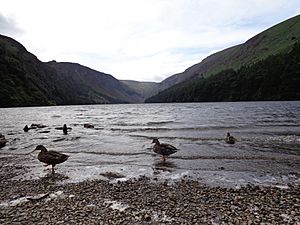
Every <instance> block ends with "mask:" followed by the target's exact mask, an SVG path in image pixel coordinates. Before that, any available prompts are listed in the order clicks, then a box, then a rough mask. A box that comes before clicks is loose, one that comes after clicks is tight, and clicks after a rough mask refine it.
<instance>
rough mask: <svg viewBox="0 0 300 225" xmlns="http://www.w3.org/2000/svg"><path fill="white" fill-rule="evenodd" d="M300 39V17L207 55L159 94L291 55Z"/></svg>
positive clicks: (171, 79) (162, 86)
mask: <svg viewBox="0 0 300 225" xmlns="http://www.w3.org/2000/svg"><path fill="white" fill-rule="evenodd" d="M299 37H300V15H298V16H295V17H293V18H291V19H288V20H286V21H284V22H282V23H279V24H277V25H275V26H273V27H271V28H269V29H267V30H265V31H263V32H261V33H259V34H258V35H256V36H254V37H253V38H251V39H249V40H248V41H246V42H245V43H244V44H240V45H237V46H234V47H230V48H227V49H225V50H223V51H220V52H217V53H215V54H213V55H210V56H208V57H207V58H205V59H204V60H203V61H201V62H200V63H198V64H195V65H193V66H191V67H189V68H188V69H186V70H185V71H184V72H182V73H178V74H175V75H173V76H171V77H168V78H167V79H165V80H163V81H162V82H161V83H160V84H159V86H158V88H157V89H156V91H154V92H156V93H158V92H160V91H163V90H165V89H167V88H169V87H172V86H173V85H175V84H178V83H180V82H183V81H185V80H187V79H189V78H193V77H197V76H198V77H202V76H203V77H208V76H211V75H213V74H216V73H218V72H221V71H223V70H227V69H234V70H237V69H239V68H240V67H242V66H246V65H251V64H253V63H255V62H258V61H260V60H262V59H265V58H267V57H268V56H270V55H276V54H279V53H284V52H288V51H289V50H290V49H291V48H292V46H293V45H294V44H295V43H296V42H297V41H298V40H299Z"/></svg>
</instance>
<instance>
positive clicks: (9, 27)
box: [0, 12, 22, 35]
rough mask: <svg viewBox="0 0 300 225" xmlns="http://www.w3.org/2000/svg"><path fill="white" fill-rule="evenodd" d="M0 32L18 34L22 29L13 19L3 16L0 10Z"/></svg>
mask: <svg viewBox="0 0 300 225" xmlns="http://www.w3.org/2000/svg"><path fill="white" fill-rule="evenodd" d="M0 33H1V34H6V35H18V34H20V33H22V30H21V29H20V28H19V27H18V26H17V25H16V23H15V20H14V19H12V18H9V17H5V16H3V15H2V14H1V12H0Z"/></svg>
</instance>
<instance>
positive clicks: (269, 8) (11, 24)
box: [0, 0, 300, 81]
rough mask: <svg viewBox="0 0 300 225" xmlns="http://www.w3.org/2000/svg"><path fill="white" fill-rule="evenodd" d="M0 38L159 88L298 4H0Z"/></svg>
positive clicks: (173, 0) (124, 0)
mask: <svg viewBox="0 0 300 225" xmlns="http://www.w3.org/2000/svg"><path fill="white" fill-rule="evenodd" d="M0 6H1V7H0V33H1V34H3V35H7V36H10V37H12V38H14V39H16V40H17V41H19V42H20V43H21V44H23V45H24V46H25V47H26V49H27V50H28V51H30V52H31V53H33V54H35V55H36V56H37V57H38V58H39V59H40V60H42V61H50V60H56V61H58V62H76V63H80V64H82V65H85V66H88V67H90V68H92V69H95V70H98V71H101V72H105V73H109V74H111V75H113V76H114V77H116V78H117V79H129V80H138V81H161V80H163V79H164V78H166V77H168V76H170V75H173V74H175V73H179V72H182V71H184V70H185V69H186V68H188V67H190V66H192V65H193V64H195V63H198V62H200V61H201V60H202V59H204V58H205V57H207V56H209V55H210V54H212V53H215V52H217V51H219V50H222V49H225V48H227V47H231V46H233V45H236V44H240V43H243V42H245V41H246V40H248V39H249V38H251V37H253V36H254V35H256V34H257V33H260V32H261V31H263V30H265V29H267V28H269V27H271V26H273V25H275V24H277V23H279V22H282V21H284V20H286V19H288V18H291V17H293V16H295V15H298V14H300V1H299V0H243V1H241V0H222V1H221V0H110V1H106V0H86V1H82V0H72V1H71V0H64V1H62V0H51V1H50V0H43V1H39V0H26V1H23V0H0Z"/></svg>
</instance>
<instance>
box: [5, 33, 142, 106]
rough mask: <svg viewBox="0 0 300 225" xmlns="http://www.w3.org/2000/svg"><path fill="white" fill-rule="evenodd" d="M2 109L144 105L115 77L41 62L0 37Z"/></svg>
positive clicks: (12, 41)
mask: <svg viewBox="0 0 300 225" xmlns="http://www.w3.org/2000/svg"><path fill="white" fill-rule="evenodd" d="M0 80H1V82H0V107H14V106H40V105H69V104H102V103H128V102H141V101H142V100H143V96H140V95H139V94H138V93H136V92H135V91H134V90H132V89H131V88H129V87H128V86H126V85H125V84H123V83H122V82H120V81H118V80H117V79H115V78H114V77H113V76H111V75H108V74H105V73H101V72H98V71H95V70H92V69H90V68H88V67H84V66H81V65H79V64H75V63H57V62H54V61H52V62H49V63H44V62H41V61H40V60H39V59H38V58H37V57H36V56H35V55H33V54H31V53H30V52H28V51H27V50H26V48H25V47H24V46H23V45H21V44H20V43H18V42H17V41H15V40H14V39H12V38H10V37H6V36H3V35H0Z"/></svg>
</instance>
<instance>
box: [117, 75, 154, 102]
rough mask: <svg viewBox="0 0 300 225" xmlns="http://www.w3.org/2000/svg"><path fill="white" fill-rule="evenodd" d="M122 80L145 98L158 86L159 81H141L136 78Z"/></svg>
mask: <svg viewBox="0 0 300 225" xmlns="http://www.w3.org/2000/svg"><path fill="white" fill-rule="evenodd" d="M121 82H122V83H124V84H125V85H127V86H128V87H130V88H131V89H133V90H134V91H135V92H137V93H139V94H140V95H141V96H143V98H144V99H146V98H148V97H150V96H151V95H152V93H153V90H154V89H155V88H156V87H157V86H158V83H155V82H140V81H134V80H121Z"/></svg>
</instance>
